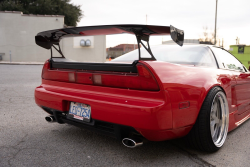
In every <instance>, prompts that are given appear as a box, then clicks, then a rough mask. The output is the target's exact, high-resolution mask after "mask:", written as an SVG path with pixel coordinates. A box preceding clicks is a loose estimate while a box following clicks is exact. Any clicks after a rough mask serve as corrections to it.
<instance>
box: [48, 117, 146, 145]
mask: <svg viewBox="0 0 250 167" xmlns="http://www.w3.org/2000/svg"><path fill="white" fill-rule="evenodd" d="M45 120H46V121H47V122H49V123H53V122H56V119H55V117H54V116H53V115H48V116H46V117H45ZM122 144H123V145H124V146H126V147H128V148H135V147H139V146H142V145H143V141H142V140H141V139H138V138H124V139H122Z"/></svg>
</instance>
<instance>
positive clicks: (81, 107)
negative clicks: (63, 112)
mask: <svg viewBox="0 0 250 167" xmlns="http://www.w3.org/2000/svg"><path fill="white" fill-rule="evenodd" d="M90 116H91V107H90V105H88V104H83V103H76V102H71V103H70V108H69V117H70V118H74V119H78V120H81V121H86V122H90Z"/></svg>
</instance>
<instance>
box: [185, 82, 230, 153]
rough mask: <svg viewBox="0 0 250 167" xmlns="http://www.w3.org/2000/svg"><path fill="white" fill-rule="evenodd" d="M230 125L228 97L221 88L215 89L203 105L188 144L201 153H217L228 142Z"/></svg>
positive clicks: (190, 133) (210, 92) (189, 135)
mask: <svg viewBox="0 0 250 167" xmlns="http://www.w3.org/2000/svg"><path fill="white" fill-rule="evenodd" d="M228 124H229V108H228V103H227V98H226V95H225V93H224V92H223V91H222V89H221V88H219V87H214V88H212V89H211V90H210V91H209V93H208V94H207V97H206V98H205V100H204V102H203V104H202V107H201V110H200V113H199V115H198V118H197V120H196V122H195V124H194V126H193V128H192V129H191V131H190V132H189V134H188V136H187V138H188V142H189V144H191V145H192V146H194V147H196V148H197V149H199V150H201V151H206V152H215V151H217V150H219V149H220V148H221V147H222V146H223V144H224V143H225V141H226V138H227V132H228Z"/></svg>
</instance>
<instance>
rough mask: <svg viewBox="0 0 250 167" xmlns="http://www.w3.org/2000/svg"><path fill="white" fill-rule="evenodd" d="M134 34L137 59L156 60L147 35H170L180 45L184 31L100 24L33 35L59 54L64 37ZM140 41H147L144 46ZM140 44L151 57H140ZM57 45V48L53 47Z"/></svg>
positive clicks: (156, 27) (171, 28)
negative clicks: (137, 51) (137, 53)
mask: <svg viewBox="0 0 250 167" xmlns="http://www.w3.org/2000/svg"><path fill="white" fill-rule="evenodd" d="M122 33H128V34H134V35H135V36H136V39H137V43H138V50H139V60H156V59H155V57H154V55H153V53H152V51H151V49H150V46H149V37H150V36H155V35H171V38H172V39H173V41H174V42H176V43H177V44H178V45H180V46H182V45H183V41H184V31H183V30H179V29H177V28H175V27H173V26H171V25H170V26H153V25H135V24H131V25H129V24H125V25H102V26H88V27H73V28H62V29H56V30H49V31H44V32H40V33H38V34H37V35H36V36H35V40H36V44H37V45H39V46H41V47H43V48H45V49H51V57H52V47H53V48H55V49H56V50H57V51H58V52H59V53H60V54H61V55H62V57H64V56H63V53H62V51H61V48H60V45H59V42H60V40H61V39H62V38H65V37H76V36H92V35H111V34H122ZM142 41H145V42H147V46H148V47H146V46H145V45H144V44H143V43H142ZM140 44H142V46H143V47H144V48H145V49H146V50H147V51H148V53H149V54H150V55H151V56H152V57H151V58H142V57H141V52H140ZM55 45H57V46H58V48H56V47H55Z"/></svg>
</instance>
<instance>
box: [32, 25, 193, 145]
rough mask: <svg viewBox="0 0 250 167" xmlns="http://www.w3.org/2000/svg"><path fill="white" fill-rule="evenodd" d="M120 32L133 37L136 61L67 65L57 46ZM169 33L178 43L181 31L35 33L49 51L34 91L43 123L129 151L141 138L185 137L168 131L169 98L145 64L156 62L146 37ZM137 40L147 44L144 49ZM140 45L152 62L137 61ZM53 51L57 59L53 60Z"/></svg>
mask: <svg viewBox="0 0 250 167" xmlns="http://www.w3.org/2000/svg"><path fill="white" fill-rule="evenodd" d="M119 33H130V34H134V35H135V36H136V39H137V42H138V51H139V56H138V57H139V58H138V60H135V61H134V62H133V63H125V62H123V63H119V62H112V63H84V62H74V61H69V60H68V59H66V58H65V57H64V55H63V53H62V51H61V49H60V45H59V42H60V40H61V39H62V38H64V37H71V36H88V35H108V34H119ZM169 34H171V37H172V38H173V40H174V41H175V42H176V43H178V44H179V45H182V44H183V39H184V32H183V31H182V30H178V29H176V28H175V27H173V26H170V27H166V26H149V25H111V26H91V27H74V28H64V29H58V30H50V31H45V32H41V33H38V35H37V36H36V44H37V45H39V46H41V47H43V48H45V49H50V50H51V58H50V59H49V60H47V61H46V62H45V64H44V66H43V70H42V84H41V85H40V86H39V87H37V88H36V89H35V101H36V103H37V105H38V106H40V107H41V108H42V109H43V110H44V111H46V112H47V113H48V114H49V116H47V117H46V120H47V121H48V122H58V123H68V124H72V125H76V126H79V127H83V128H86V129H89V130H95V131H98V132H101V133H104V134H106V135H109V136H114V137H116V138H117V139H119V140H121V139H123V141H124V142H123V144H124V145H126V146H131V147H135V146H138V145H140V141H141V139H142V138H143V137H144V138H146V139H148V140H151V141H161V140H166V139H172V138H176V137H179V136H181V135H182V136H183V135H185V134H187V133H188V131H189V130H190V128H189V127H188V128H185V127H184V128H183V129H178V130H177V131H174V130H173V129H172V125H173V123H172V121H173V120H172V111H171V103H170V98H169V96H168V93H167V92H166V91H165V90H164V88H163V84H162V82H161V80H160V79H159V76H158V75H157V74H156V73H155V71H154V69H153V68H152V67H151V66H150V65H149V64H148V63H147V61H152V60H156V59H155V58H154V56H153V54H152V52H151V49H150V46H149V43H148V42H149V36H150V35H169ZM142 41H146V42H147V47H146V46H145V45H144V44H143V43H142ZM55 46H57V47H58V48H56V47H55ZM140 46H143V47H144V48H145V49H146V50H147V51H148V53H149V54H150V55H151V58H142V57H141V53H140ZM52 48H55V50H57V51H58V52H59V53H60V54H61V55H62V57H61V58H58V57H53V55H52ZM131 138H133V140H132V139H131ZM137 139H140V140H139V142H137V141H138V140H137ZM131 142H132V143H131Z"/></svg>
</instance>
